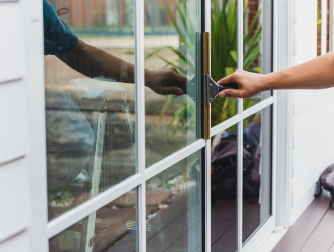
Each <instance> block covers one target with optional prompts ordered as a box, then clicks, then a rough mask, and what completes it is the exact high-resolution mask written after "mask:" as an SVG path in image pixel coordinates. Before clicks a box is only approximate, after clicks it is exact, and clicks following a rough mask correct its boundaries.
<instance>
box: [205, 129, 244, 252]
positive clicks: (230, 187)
mask: <svg viewBox="0 0 334 252" xmlns="http://www.w3.org/2000/svg"><path fill="white" fill-rule="evenodd" d="M237 133H238V132H237V125H234V126H233V127H231V128H228V129H226V130H224V131H223V132H220V133H219V134H217V135H216V136H215V137H212V139H211V140H212V153H211V200H212V205H211V243H212V252H221V251H223V252H234V251H236V239H237V237H236V234H237V229H236V223H237V148H238V143H237Z"/></svg>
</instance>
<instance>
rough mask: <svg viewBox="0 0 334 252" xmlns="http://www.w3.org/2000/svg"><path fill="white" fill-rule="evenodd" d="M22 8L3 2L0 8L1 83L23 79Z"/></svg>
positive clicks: (15, 4)
mask: <svg viewBox="0 0 334 252" xmlns="http://www.w3.org/2000/svg"><path fill="white" fill-rule="evenodd" d="M21 17H22V14H21V6H20V4H19V3H18V2H17V3H10V2H3V3H1V6H0V34H1V39H0V83H2V82H6V81H11V80H17V79H20V78H22V77H23V75H24V73H25V67H24V44H23V41H24V40H23V30H22V25H23V23H22V22H23V20H22V18H21Z"/></svg>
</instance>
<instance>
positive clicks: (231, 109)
mask: <svg viewBox="0 0 334 252" xmlns="http://www.w3.org/2000/svg"><path fill="white" fill-rule="evenodd" d="M212 5H213V8H212V14H211V41H212V44H211V51H212V53H211V75H212V78H213V79H215V80H219V79H221V78H223V77H225V76H227V75H229V74H232V73H233V72H234V71H235V70H236V68H237V1H236V0H222V1H219V0H212ZM247 11H248V0H244V13H243V14H244V20H247ZM260 13H261V6H259V8H258V10H257V12H256V14H255V16H254V18H253V20H252V22H251V23H250V25H249V27H248V30H247V32H245V33H244V37H243V45H244V57H243V62H244V64H243V69H244V70H246V71H250V72H261V68H260V67H259V66H258V64H257V62H258V59H259V56H260V40H261V31H262V26H261V24H259V16H260ZM253 104H254V102H252V101H250V100H249V99H244V109H247V108H249V107H251V106H252V105H253ZM235 113H236V102H235V100H233V99H231V98H221V99H215V100H214V101H213V103H212V105H211V121H212V125H216V124H218V123H220V122H222V121H224V120H226V119H228V118H230V117H232V116H233V115H235Z"/></svg>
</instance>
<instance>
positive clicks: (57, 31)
mask: <svg viewBox="0 0 334 252" xmlns="http://www.w3.org/2000/svg"><path fill="white" fill-rule="evenodd" d="M43 18H44V55H48V54H51V55H62V54H65V53H67V52H69V51H71V50H72V49H73V48H74V47H75V45H76V44H77V43H78V36H77V35H75V34H74V33H73V32H72V31H71V29H70V27H69V26H68V25H67V24H66V23H65V22H64V21H63V20H62V19H61V18H59V17H58V15H57V13H56V10H55V9H54V7H53V6H52V5H51V4H50V2H49V1H48V0H43Z"/></svg>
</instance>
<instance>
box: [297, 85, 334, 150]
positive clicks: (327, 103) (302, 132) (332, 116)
mask: <svg viewBox="0 0 334 252" xmlns="http://www.w3.org/2000/svg"><path fill="white" fill-rule="evenodd" d="M333 107H334V99H333V94H331V92H329V94H328V95H326V97H324V98H323V99H320V100H318V101H317V102H316V103H314V104H313V105H312V106H311V107H309V108H308V109H306V110H304V111H303V112H301V113H299V114H298V115H295V116H293V118H292V130H293V148H297V147H298V146H299V145H301V144H302V143H303V142H304V141H305V140H306V139H307V138H308V137H309V136H310V135H312V133H313V132H315V131H316V130H319V129H320V128H321V126H322V125H324V124H326V123H329V122H333V125H334V109H332V108H333Z"/></svg>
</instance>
